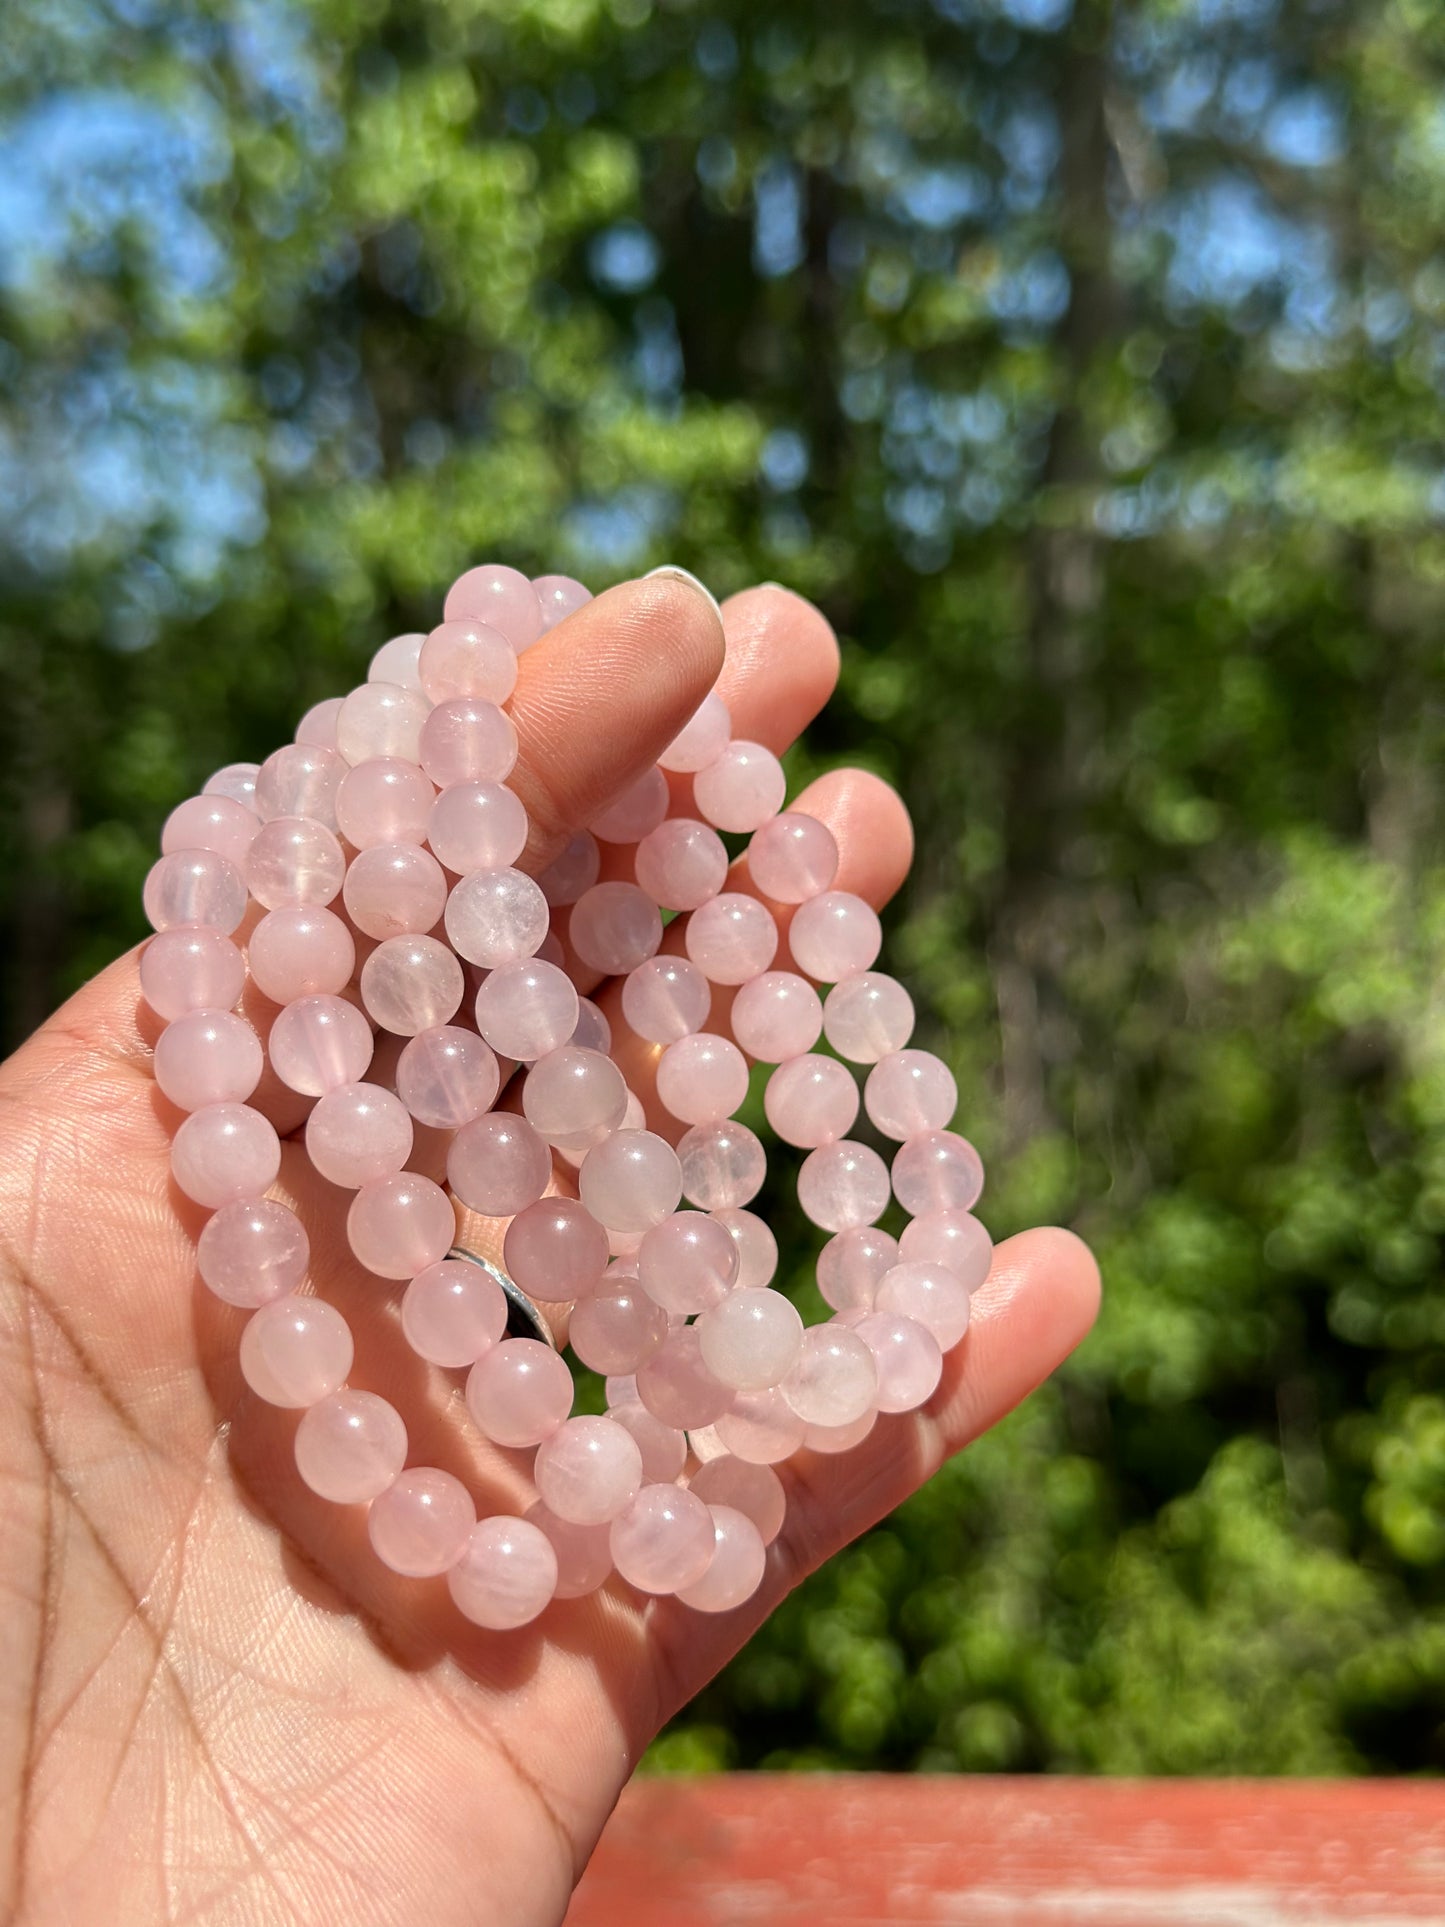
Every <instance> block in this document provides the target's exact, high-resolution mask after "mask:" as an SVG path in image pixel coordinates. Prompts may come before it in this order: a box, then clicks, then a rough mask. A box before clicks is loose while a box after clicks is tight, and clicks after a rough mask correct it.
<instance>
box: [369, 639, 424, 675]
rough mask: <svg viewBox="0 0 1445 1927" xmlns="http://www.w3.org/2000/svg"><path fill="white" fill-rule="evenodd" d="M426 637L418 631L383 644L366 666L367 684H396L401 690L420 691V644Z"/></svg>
mask: <svg viewBox="0 0 1445 1927" xmlns="http://www.w3.org/2000/svg"><path fill="white" fill-rule="evenodd" d="M425 641H426V637H425V636H424V635H423V634H422V633H421V631H420V630H419V629H412V630H409V631H408V632H407V633H406V634H405V635H403V636H392V637H391V638H390V640H389V641H387V642H384V643H383V644H382V645H381V647H380V648H379V649H378V650H377V652H376V654H375V655H374V656H373V657H372V659H371V661H370V662H369V663H368V664H367V666H366V680H367V681H368V682H390V683H397V684H399V685H400V686H401V688H403V689H420V688H421V676H420V674H419V667H420V663H421V652H422V644H423V643H424V642H425Z"/></svg>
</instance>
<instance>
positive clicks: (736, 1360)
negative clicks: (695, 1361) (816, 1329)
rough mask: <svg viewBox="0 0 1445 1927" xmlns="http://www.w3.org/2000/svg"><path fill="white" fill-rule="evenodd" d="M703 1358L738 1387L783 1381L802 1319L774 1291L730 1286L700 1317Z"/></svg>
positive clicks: (755, 1388) (761, 1387)
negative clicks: (732, 1287) (721, 1298)
mask: <svg viewBox="0 0 1445 1927" xmlns="http://www.w3.org/2000/svg"><path fill="white" fill-rule="evenodd" d="M697 1335H698V1342H699V1344H700V1345H701V1348H702V1360H703V1363H704V1364H705V1365H706V1366H707V1368H708V1370H709V1371H710V1372H711V1373H712V1375H713V1377H714V1378H715V1379H717V1380H718V1382H719V1383H720V1384H723V1385H728V1386H731V1388H732V1389H733V1390H734V1391H735V1392H765V1391H767V1390H768V1389H769V1388H770V1387H771V1386H774V1385H780V1384H781V1383H782V1382H783V1380H784V1379H785V1378H786V1377H787V1375H788V1373H789V1372H790V1371H791V1370H792V1368H793V1366H794V1365H795V1364H796V1363H797V1360H798V1354H799V1352H800V1351H801V1349H802V1344H803V1321H802V1319H801V1318H800V1317H799V1316H798V1313H797V1309H796V1307H794V1306H793V1305H792V1304H790V1303H789V1301H788V1300H787V1299H786V1298H784V1297H783V1296H782V1294H781V1293H780V1292H776V1291H732V1292H729V1293H728V1295H727V1297H726V1298H724V1299H723V1301H722V1303H721V1304H720V1305H714V1306H713V1308H712V1310H711V1311H707V1312H704V1313H703V1315H702V1317H701V1318H699V1319H698V1321H697Z"/></svg>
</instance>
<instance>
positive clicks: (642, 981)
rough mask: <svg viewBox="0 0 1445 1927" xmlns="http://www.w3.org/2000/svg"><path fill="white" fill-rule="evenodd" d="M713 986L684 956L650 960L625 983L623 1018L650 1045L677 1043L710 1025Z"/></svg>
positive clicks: (633, 971)
mask: <svg viewBox="0 0 1445 1927" xmlns="http://www.w3.org/2000/svg"><path fill="white" fill-rule="evenodd" d="M711 1007H712V986H711V984H709V982H708V980H707V978H706V977H704V976H703V974H702V972H701V971H700V970H699V969H698V967H697V965H696V964H693V963H688V962H687V960H686V959H685V958H683V957H649V958H647V960H646V961H645V962H644V963H640V964H638V966H637V968H636V969H635V970H631V971H629V972H628V974H627V976H626V978H625V979H624V980H623V984H622V1015H623V1016H624V1017H625V1018H626V1020H627V1023H628V1026H629V1027H630V1028H631V1029H632V1030H633V1031H635V1032H636V1034H637V1035H638V1036H639V1037H641V1038H643V1039H644V1040H645V1041H646V1042H647V1043H650V1044H673V1043H676V1042H677V1040H678V1038H680V1037H688V1036H691V1035H692V1033H693V1032H694V1031H698V1030H701V1029H702V1027H703V1025H704V1024H705V1023H706V1022H707V1014H708V1011H709V1010H710V1009H711Z"/></svg>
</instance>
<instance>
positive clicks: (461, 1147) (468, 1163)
mask: <svg viewBox="0 0 1445 1927" xmlns="http://www.w3.org/2000/svg"><path fill="white" fill-rule="evenodd" d="M551 1175H552V1158H551V1155H550V1153H549V1152H548V1150H547V1146H546V1145H545V1144H544V1143H543V1141H542V1139H541V1138H539V1137H538V1135H537V1133H536V1132H535V1131H534V1130H533V1129H532V1127H531V1125H530V1124H529V1123H528V1122H527V1120H526V1119H525V1118H523V1117H512V1116H510V1115H509V1114H508V1113H506V1112H504V1111H488V1112H487V1114H486V1115H485V1116H484V1117H476V1118H473V1119H472V1121H471V1123H470V1124H464V1125H463V1126H462V1127H461V1129H460V1130H459V1131H458V1132H457V1134H456V1136H455V1137H454V1138H453V1139H452V1142H451V1148H450V1150H449V1151H448V1152H447V1183H448V1184H449V1185H450V1186H451V1188H452V1190H453V1191H454V1192H455V1193H456V1195H457V1197H459V1198H460V1199H461V1201H462V1203H463V1204H465V1205H467V1206H468V1207H469V1208H470V1209H471V1210H473V1211H479V1212H480V1213H481V1214H482V1216H483V1217H484V1218H510V1217H514V1216H515V1215H516V1213H517V1212H519V1211H523V1210H525V1209H526V1207H527V1206H528V1205H529V1204H531V1203H532V1202H533V1200H534V1199H536V1198H540V1197H541V1195H542V1193H543V1192H544V1191H545V1190H546V1188H547V1181H548V1179H549V1178H550V1177H551Z"/></svg>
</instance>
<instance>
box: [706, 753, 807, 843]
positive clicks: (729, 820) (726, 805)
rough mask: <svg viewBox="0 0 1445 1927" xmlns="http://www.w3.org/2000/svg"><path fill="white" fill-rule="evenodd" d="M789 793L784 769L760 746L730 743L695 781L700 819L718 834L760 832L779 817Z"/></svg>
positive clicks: (771, 754)
mask: <svg viewBox="0 0 1445 1927" xmlns="http://www.w3.org/2000/svg"><path fill="white" fill-rule="evenodd" d="M787 793H788V779H787V778H786V777H785V776H784V774H783V766H782V764H781V763H780V762H779V761H778V759H777V757H776V756H774V754H773V752H772V751H771V750H770V749H764V748H763V746H762V744H761V743H729V744H728V746H727V748H726V749H724V750H723V751H722V753H721V754H720V755H719V756H718V757H717V758H716V759H715V760H714V761H713V762H711V763H709V764H708V766H707V768H706V769H700V770H699V771H698V772H697V774H696V776H694V777H693V779H692V795H693V802H694V803H695V804H696V806H697V812H698V815H699V816H702V817H705V818H706V819H707V821H708V822H709V823H711V824H713V825H714V827H715V828H717V829H719V830H732V831H735V832H738V833H742V832H745V831H749V830H756V829H759V828H760V827H761V826H762V825H763V824H764V823H766V822H767V821H768V819H769V817H773V816H776V815H777V813H778V811H779V810H780V809H781V808H782V807H783V798H784V797H785V796H786V795H787Z"/></svg>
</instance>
